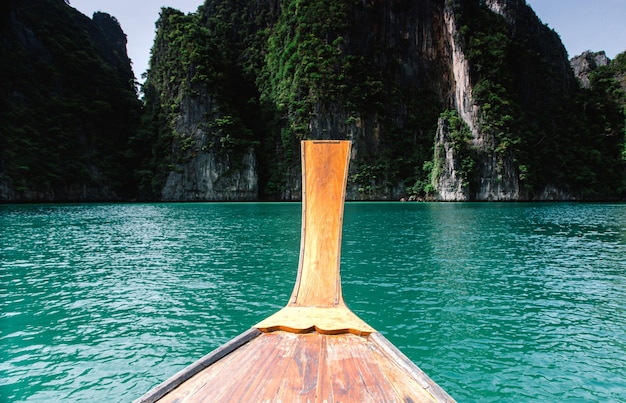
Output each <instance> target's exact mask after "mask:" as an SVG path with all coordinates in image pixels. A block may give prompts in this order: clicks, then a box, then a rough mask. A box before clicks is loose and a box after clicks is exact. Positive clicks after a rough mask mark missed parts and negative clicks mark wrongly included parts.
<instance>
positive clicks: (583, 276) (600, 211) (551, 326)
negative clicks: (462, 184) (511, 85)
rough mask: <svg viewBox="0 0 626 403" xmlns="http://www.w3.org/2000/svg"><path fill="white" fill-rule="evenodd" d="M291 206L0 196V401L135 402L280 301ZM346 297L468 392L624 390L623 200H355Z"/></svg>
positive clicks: (510, 395)
mask: <svg viewBox="0 0 626 403" xmlns="http://www.w3.org/2000/svg"><path fill="white" fill-rule="evenodd" d="M300 209H301V205H300V204H299V203H189V204H185V203H180V204H87V205H0V354H1V355H0V401H3V402H4V401H6V402H42V401H45V402H95V401H110V402H127V401H132V400H133V399H135V398H137V397H139V396H141V395H142V394H143V393H145V392H146V391H148V390H149V389H150V388H152V387H153V386H155V385H157V384H158V383H160V382H161V381H163V380H164V379H166V378H168V377H169V376H171V375H173V374H174V373H175V372H177V371H179V370H181V369H182V368H184V367H185V366H187V365H188V364H190V363H191V362H193V361H195V360H196V359H198V358H200V357H202V356H203V355H205V354H206V353H208V352H210V351H211V350H213V349H214V348H216V347H219V346H220V345H221V344H223V343H225V342H227V341H228V340H230V339H231V338H233V337H235V336H237V335H238V334H239V333H241V332H243V331H245V330H247V329H249V328H250V327H251V326H253V325H254V324H255V323H257V322H258V321H260V320H261V319H263V318H265V317H267V316H269V315H270V314H272V313H274V312H275V311H277V310H278V309H280V308H281V307H282V306H284V305H285V304H286V303H287V299H288V297H289V295H290V293H291V290H292V287H293V284H294V281H295V276H296V270H297V265H298V254H299V248H300V222H301V211H300ZM341 264H342V269H341V270H342V281H343V290H344V298H345V300H346V302H347V304H348V306H349V307H350V308H351V309H352V310H353V311H355V312H356V313H357V314H358V315H359V316H360V317H361V318H363V319H364V320H365V321H366V322H368V323H369V324H370V325H372V326H373V327H374V328H376V329H377V330H379V331H380V332H381V333H382V334H383V335H384V336H385V337H387V338H388V339H389V340H390V341H391V342H392V343H394V344H395V345H396V346H397V347H398V348H399V349H400V350H401V351H403V352H404V353H405V354H406V355H407V356H408V357H409V358H410V359H411V360H412V361H413V362H415V363H416V364H417V365H418V366H419V367H420V368H422V369H423V370H424V371H425V372H426V373H427V374H428V375H429V376H430V377H431V378H432V379H433V380H435V381H436V382H437V383H438V384H439V385H441V386H442V387H443V388H444V389H445V390H446V391H447V392H448V393H449V394H450V395H452V396H453V397H454V398H455V399H457V400H458V401H459V402H556V401H559V402H626V204H591V203H541V204H531V203H347V204H346V207H345V218H344V229H343V249H342V257H341Z"/></svg>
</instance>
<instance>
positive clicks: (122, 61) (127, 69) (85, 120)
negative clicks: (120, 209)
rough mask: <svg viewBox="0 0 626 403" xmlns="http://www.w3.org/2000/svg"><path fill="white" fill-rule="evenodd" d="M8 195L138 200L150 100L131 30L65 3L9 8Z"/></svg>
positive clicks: (3, 107) (5, 59)
mask: <svg viewBox="0 0 626 403" xmlns="http://www.w3.org/2000/svg"><path fill="white" fill-rule="evenodd" d="M0 53H1V54H2V57H1V58H0V71H2V74H3V79H2V84H1V85H0V127H1V129H0V130H1V133H0V201H10V202H21V201H23V202H34V201H38V202H64V201H85V200H120V199H128V198H131V197H132V195H133V194H134V188H135V187H136V185H135V184H134V183H133V180H132V175H129V172H131V171H132V170H133V169H134V168H135V167H134V165H133V161H132V160H130V159H129V158H127V157H126V150H125V147H126V144H127V141H128V139H129V138H130V137H131V136H132V133H134V131H135V130H136V129H137V125H138V123H139V121H138V117H139V113H140V106H141V105H140V103H139V100H138V99H137V93H136V89H135V87H134V75H133V72H132V70H131V65H130V60H129V59H128V56H127V54H126V36H125V35H124V32H123V31H122V29H121V27H120V25H119V23H118V22H117V20H116V19H115V18H114V17H112V16H110V15H108V14H105V13H96V14H94V16H93V19H90V18H88V17H86V16H84V15H82V14H81V13H79V12H78V11H76V10H75V9H73V8H72V7H71V6H69V5H68V4H67V3H66V2H65V1H62V0H37V1H34V0H10V1H4V2H2V6H1V7H0Z"/></svg>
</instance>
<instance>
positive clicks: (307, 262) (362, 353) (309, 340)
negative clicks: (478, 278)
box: [136, 141, 454, 403]
mask: <svg viewBox="0 0 626 403" xmlns="http://www.w3.org/2000/svg"><path fill="white" fill-rule="evenodd" d="M349 158H350V143H349V142H346V141H309V142H303V144H302V164H303V166H302V167H303V202H302V241H301V250H300V262H299V265H298V276H297V280H296V284H295V287H294V290H293V293H292V295H291V298H290V299H289V301H288V303H287V306H286V307H285V308H283V309H281V310H280V311H279V312H277V313H276V314H274V315H272V316H270V317H269V318H267V319H265V320H263V321H261V322H260V323H259V324H257V325H256V326H255V327H254V328H253V329H251V330H249V331H247V332H245V333H243V334H242V335H241V336H239V337H237V338H235V339H233V340H232V341H231V342H229V343H227V344H226V345H224V346H222V347H220V348H218V349H217V350H215V351H214V352H212V353H210V354H208V355H207V356H205V357H204V358H202V359H201V360H199V361H197V362H196V363H194V364H192V365H190V366H189V367H188V368H186V369H184V370H183V371H181V372H179V373H178V374H176V375H174V376H173V377H172V378H170V379H169V380H167V381H165V382H164V383H163V384H161V385H159V386H157V387H156V388H155V389H153V391H151V392H148V393H147V394H146V395H144V396H143V397H142V398H140V399H138V400H137V401H136V402H142V403H146V402H153V401H162V402H212V403H213V402H307V403H308V402H320V403H321V402H454V400H453V399H452V398H451V397H450V396H449V395H448V394H447V393H446V392H445V391H444V390H443V389H441V388H440V387H439V386H438V385H437V384H436V383H435V382H433V381H432V380H431V379H430V378H429V377H428V376H426V374H424V372H422V371H421V370H420V369H419V368H418V367H417V366H416V365H415V364H413V363H412V362H411V361H410V360H409V359H408V358H407V357H406V356H404V355H403V354H402V353H401V352H400V351H399V350H398V349H397V348H396V347H395V346H393V344H391V343H390V342H389V341H388V340H387V339H385V338H384V337H383V336H382V335H381V334H380V333H378V332H376V331H375V330H374V329H372V328H371V327H370V326H369V325H367V324H366V323H365V322H364V321H362V320H361V319H360V318H359V317H358V316H357V315H355V314H354V313H353V312H352V311H350V310H349V309H348V307H347V306H346V304H345V302H344V300H343V296H342V292H341V280H340V276H339V259H340V247H341V227H342V220H343V205H344V198H345V187H346V178H347V173H348V161H349Z"/></svg>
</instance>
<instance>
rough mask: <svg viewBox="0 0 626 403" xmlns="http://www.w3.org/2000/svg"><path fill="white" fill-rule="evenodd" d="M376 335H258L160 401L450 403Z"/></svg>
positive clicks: (190, 402) (427, 379) (438, 389)
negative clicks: (399, 359)
mask: <svg viewBox="0 0 626 403" xmlns="http://www.w3.org/2000/svg"><path fill="white" fill-rule="evenodd" d="M376 335H377V336H376V337H372V336H373V335H372V336H370V337H360V336H355V335H352V334H341V335H324V334H319V333H317V332H311V333H305V334H294V333H290V332H282V331H277V332H272V333H262V334H260V335H259V336H257V337H256V338H255V339H254V340H252V341H251V342H250V343H246V344H244V345H242V346H241V347H240V348H239V349H237V350H236V351H234V352H232V353H231V354H230V355H229V356H227V357H225V358H224V359H222V360H220V361H219V362H216V363H215V364H214V365H212V366H211V367H208V368H206V369H204V370H203V371H202V372H199V373H198V374H196V375H195V376H194V377H192V378H191V379H190V380H189V381H188V382H187V383H186V384H185V387H184V388H179V389H176V390H174V391H172V392H170V393H169V394H167V395H166V396H164V398H163V399H162V400H161V401H162V402H180V403H182V402H187V403H197V402H212V403H218V402H312V403H313V402H452V401H453V400H452V398H450V397H449V396H448V395H447V394H446V393H445V392H444V391H443V390H442V389H441V388H440V387H439V386H438V385H437V384H435V383H434V382H433V381H432V380H431V379H430V378H428V377H427V376H426V375H425V374H424V373H423V372H422V371H420V370H419V368H417V367H416V366H415V365H414V364H412V363H411V362H410V361H408V359H406V357H404V356H402V357H403V358H402V360H401V361H400V363H399V362H398V360H397V359H398V355H397V351H394V350H393V348H392V349H390V348H389V345H390V343H389V342H388V341H386V339H385V338H384V337H382V335H380V334H379V333H376ZM381 341H383V342H382V344H381ZM400 354H401V353H400ZM404 360H406V362H405V361H404ZM242 364H244V365H242Z"/></svg>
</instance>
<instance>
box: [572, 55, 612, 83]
mask: <svg viewBox="0 0 626 403" xmlns="http://www.w3.org/2000/svg"><path fill="white" fill-rule="evenodd" d="M609 62H610V60H609V58H608V57H606V53H605V52H604V51H601V52H583V54H582V55H579V56H576V57H574V58H572V59H571V60H570V64H571V65H572V69H573V70H574V75H575V76H576V78H578V80H579V81H580V85H581V86H582V87H583V88H591V82H590V81H589V74H590V73H591V72H592V71H594V70H596V69H597V68H598V67H600V66H608V65H609Z"/></svg>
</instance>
